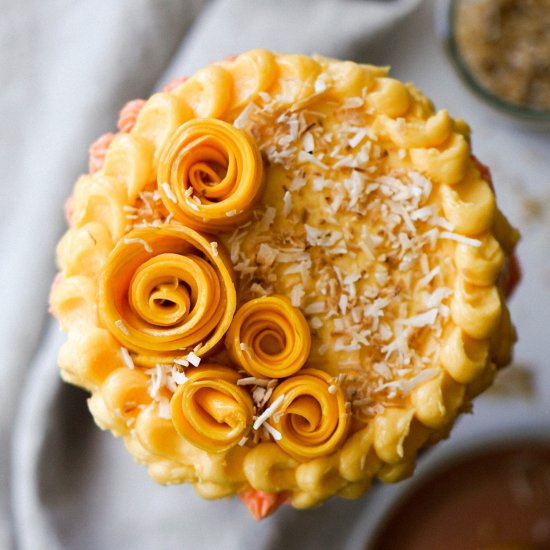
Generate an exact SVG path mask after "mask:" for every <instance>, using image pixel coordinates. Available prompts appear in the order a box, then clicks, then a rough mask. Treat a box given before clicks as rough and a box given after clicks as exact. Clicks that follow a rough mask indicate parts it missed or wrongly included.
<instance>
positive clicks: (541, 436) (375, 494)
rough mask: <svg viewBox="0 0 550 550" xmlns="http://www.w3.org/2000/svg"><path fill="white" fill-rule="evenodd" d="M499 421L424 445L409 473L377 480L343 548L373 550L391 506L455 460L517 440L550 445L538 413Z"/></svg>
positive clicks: (549, 435) (545, 420)
mask: <svg viewBox="0 0 550 550" xmlns="http://www.w3.org/2000/svg"><path fill="white" fill-rule="evenodd" d="M510 420H511V421H508V422H503V424H502V425H495V424H494V423H486V424H485V425H484V426H482V427H478V428H477V429H474V430H473V432H470V433H468V434H467V435H466V434H464V436H463V437H462V438H459V439H458V440H456V439H455V440H452V439H451V440H450V441H447V442H446V444H445V445H443V446H440V445H439V444H438V445H436V446H435V447H433V448H430V449H426V452H425V454H423V455H422V456H420V457H419V462H418V466H417V469H416V472H415V473H414V474H413V476H412V477H411V478H409V479H407V480H404V481H400V482H398V483H396V484H394V485H384V484H382V483H379V484H377V485H375V486H374V487H373V488H372V489H371V491H370V493H371V494H370V495H369V496H370V498H369V499H368V501H367V503H366V506H365V508H364V510H363V512H362V513H360V514H359V516H358V518H357V521H356V522H355V524H354V525H353V527H352V530H351V532H350V537H349V539H348V544H347V545H346V547H345V548H346V550H357V549H359V548H361V549H363V550H374V547H373V544H374V543H375V542H376V539H377V537H378V536H379V534H380V533H381V532H382V530H383V529H384V527H385V526H386V523H387V521H388V520H389V519H390V518H391V514H392V512H393V510H394V508H395V506H396V505H397V504H398V503H399V502H401V501H402V500H404V499H406V498H407V497H408V496H410V495H411V494H412V493H414V492H415V491H416V490H417V489H418V488H419V487H421V486H422V485H423V484H424V483H426V482H427V481H429V480H430V479H431V478H433V477H434V476H436V475H438V474H439V473H441V472H442V471H444V470H446V469H448V468H450V467H452V466H453V465H455V464H458V463H460V462H463V461H465V460H468V459H469V458H473V457H476V456H479V455H484V454H487V453H490V452H495V451H498V450H500V449H503V450H504V449H507V448H510V447H513V446H515V445H517V444H521V443H529V444H539V445H541V444H543V445H545V446H546V445H548V446H550V424H548V418H547V417H546V418H545V416H544V415H542V414H541V415H540V417H538V418H536V419H535V418H534V417H533V416H529V417H524V418H522V419H517V418H516V419H515V420H512V419H510Z"/></svg>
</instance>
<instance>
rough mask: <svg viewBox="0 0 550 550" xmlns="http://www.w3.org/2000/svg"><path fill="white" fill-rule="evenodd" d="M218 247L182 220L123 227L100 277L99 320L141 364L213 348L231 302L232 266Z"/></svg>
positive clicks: (228, 319) (233, 298) (233, 297)
mask: <svg viewBox="0 0 550 550" xmlns="http://www.w3.org/2000/svg"><path fill="white" fill-rule="evenodd" d="M218 247H219V248H217V247H212V246H211V243H210V242H209V241H208V240H207V239H206V238H205V237H204V236H202V235H201V234H200V233H197V232H196V231H193V230H192V229H189V228H187V227H182V226H161V227H149V228H141V229H134V230H133V231H131V232H130V233H128V234H127V235H126V236H125V238H124V239H121V240H120V241H119V243H118V244H117V246H116V247H115V248H114V250H113V251H112V253H111V254H110V256H109V258H108V260H107V262H106V265H105V268H104V271H103V273H102V276H101V279H100V282H99V298H98V303H99V311H100V315H101V319H102V321H103V323H104V324H105V326H106V327H107V328H108V329H109V330H110V331H111V333H112V334H113V335H114V336H115V337H116V338H117V339H118V340H119V341H120V342H122V343H123V344H124V345H125V346H126V347H127V348H129V349H131V350H134V351H136V352H138V353H140V354H143V355H144V356H145V357H141V360H143V361H145V362H147V363H153V364H154V363H155V362H156V361H157V360H160V361H162V360H163V359H166V360H171V359H173V358H174V357H175V356H180V357H183V356H185V355H186V352H189V351H190V350H191V349H194V350H195V353H196V354H198V355H201V354H204V353H206V352H207V351H209V350H211V349H212V347H214V346H215V345H216V344H217V343H218V342H219V341H220V340H221V339H222V337H223V335H224V334H225V332H226V331H227V329H228V327H229V324H230V323H231V319H232V317H233V313H234V311H235V305H236V293H235V287H234V284H233V280H232V269H231V265H230V262H228V261H227V260H226V259H225V253H224V251H223V248H222V247H221V245H218ZM197 346H198V347H197ZM146 356H149V359H147V357H146Z"/></svg>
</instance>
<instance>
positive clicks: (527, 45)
mask: <svg viewBox="0 0 550 550" xmlns="http://www.w3.org/2000/svg"><path fill="white" fill-rule="evenodd" d="M440 10H441V11H440V18H439V22H440V27H441V30H442V31H443V34H444V39H445V44H446V46H447V49H448V52H449V54H450V56H451V58H452V60H453V62H454V65H455V67H456V69H457V70H458V72H459V74H460V75H461V77H462V78H463V80H464V82H465V83H466V84H467V85H468V86H469V87H470V88H471V89H472V90H473V91H474V92H476V93H477V94H478V95H479V96H480V97H481V98H482V99H484V100H485V101H486V102H487V103H489V104H490V105H491V106H493V107H495V108H497V109H499V110H500V111H504V112H506V113H508V114H510V115H513V116H516V117H519V118H523V119H529V120H535V121H543V122H550V0H448V1H446V2H443V3H441V5H440Z"/></svg>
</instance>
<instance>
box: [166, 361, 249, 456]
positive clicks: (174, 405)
mask: <svg viewBox="0 0 550 550" xmlns="http://www.w3.org/2000/svg"><path fill="white" fill-rule="evenodd" d="M238 379H239V375H238V374H237V372H236V371H234V370H233V369H230V368H227V367H222V366H220V365H215V364H205V365H201V366H200V367H198V368H196V369H193V370H192V371H191V373H190V374H188V379H187V380H186V381H185V383H184V384H182V385H181V386H180V387H179V388H178V390H177V391H176V393H175V394H174V395H173V397H172V400H171V401H170V410H171V414H172V422H173V423H174V427H175V428H176V431H177V432H178V433H179V434H180V435H181V436H182V437H184V438H185V439H187V441H189V442H190V443H191V444H193V445H195V446H196V447H198V448H199V449H202V450H204V451H208V452H213V453H219V452H223V451H226V450H228V449H230V448H231V447H234V446H235V445H237V444H238V443H239V441H241V439H242V438H243V437H246V435H247V434H248V432H249V431H250V428H251V426H252V416H253V414H254V404H253V403H252V398H251V397H250V395H249V393H248V392H247V391H246V390H244V389H243V388H242V387H240V386H237V380H238Z"/></svg>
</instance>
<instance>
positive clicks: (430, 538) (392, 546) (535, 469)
mask: <svg viewBox="0 0 550 550" xmlns="http://www.w3.org/2000/svg"><path fill="white" fill-rule="evenodd" d="M369 549H372V550H497V549H498V550H543V549H544V550H550V443H548V444H542V443H527V444H522V445H521V447H520V446H518V445H517V444H515V445H514V446H510V447H507V448H501V449H500V450H492V451H485V452H483V451H482V452H480V453H478V454H476V455H475V456H472V457H469V458H467V459H464V460H462V461H460V462H458V463H453V464H452V465H450V466H449V467H448V468H447V469H444V470H443V471H440V472H439V473H436V474H435V475H434V476H432V477H431V478H429V479H427V480H426V481H425V483H423V484H422V485H421V486H420V487H418V488H417V489H416V490H414V492H412V493H411V494H408V495H406V496H405V497H404V499H402V500H401V501H400V502H399V503H398V504H397V506H396V507H395V509H394V510H393V511H392V513H391V515H390V517H389V519H388V520H387V521H385V522H384V525H383V527H382V530H381V532H380V533H379V535H378V536H377V537H376V540H375V542H374V544H372V545H370V546H369Z"/></svg>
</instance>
